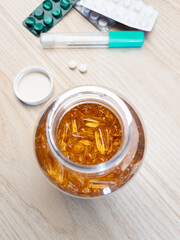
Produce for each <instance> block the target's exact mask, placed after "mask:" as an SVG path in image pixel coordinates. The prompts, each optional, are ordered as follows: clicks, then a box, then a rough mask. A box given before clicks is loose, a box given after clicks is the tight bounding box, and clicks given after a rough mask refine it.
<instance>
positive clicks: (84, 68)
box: [79, 63, 88, 73]
mask: <svg viewBox="0 0 180 240" xmlns="http://www.w3.org/2000/svg"><path fill="white" fill-rule="evenodd" d="M87 69H88V68H87V65H86V64H84V63H83V64H81V65H79V71H80V72H81V73H85V72H87Z"/></svg>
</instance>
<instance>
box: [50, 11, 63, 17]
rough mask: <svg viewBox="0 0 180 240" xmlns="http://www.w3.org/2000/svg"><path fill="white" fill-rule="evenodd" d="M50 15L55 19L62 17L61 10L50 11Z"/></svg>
mask: <svg viewBox="0 0 180 240" xmlns="http://www.w3.org/2000/svg"><path fill="white" fill-rule="evenodd" d="M52 15H53V16H54V17H55V18H60V17H61V16H62V11H61V9H55V10H53V11H52Z"/></svg>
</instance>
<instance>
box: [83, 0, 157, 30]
mask: <svg viewBox="0 0 180 240" xmlns="http://www.w3.org/2000/svg"><path fill="white" fill-rule="evenodd" d="M79 4H81V5H82V6H84V7H86V8H89V9H91V10H93V11H96V12H98V13H100V14H103V15H104V16H107V17H109V18H111V19H113V20H115V21H117V22H120V23H122V24H125V25H127V26H129V27H133V28H137V29H141V30H143V31H151V30H152V28H153V26H154V24H155V21H156V18H157V16H158V12H157V11H156V10H154V8H153V7H152V6H148V5H146V4H145V3H143V2H142V1H139V0H138V1H137V0H81V1H80V2H79Z"/></svg>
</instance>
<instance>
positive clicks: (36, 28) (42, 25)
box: [23, 0, 77, 36]
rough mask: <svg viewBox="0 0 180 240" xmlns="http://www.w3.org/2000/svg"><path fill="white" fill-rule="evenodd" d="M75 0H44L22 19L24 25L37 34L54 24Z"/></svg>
mask: <svg viewBox="0 0 180 240" xmlns="http://www.w3.org/2000/svg"><path fill="white" fill-rule="evenodd" d="M76 2H77V0H45V1H43V3H42V4H41V5H39V7H37V8H36V9H35V10H34V11H33V12H32V13H31V14H30V15H29V17H27V18H26V19H25V20H24V21H23V25H24V27H26V28H27V29H28V30H29V31H30V32H32V33H33V34H35V35H36V36H39V35H40V34H41V33H42V32H47V31H48V30H49V29H51V28H52V27H53V26H54V25H56V24H57V23H58V22H59V21H60V20H61V19H62V18H63V17H64V15H66V13H68V12H69V11H70V9H71V8H72V7H73V5H74V4H75V3H76Z"/></svg>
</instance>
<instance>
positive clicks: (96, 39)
mask: <svg viewBox="0 0 180 240" xmlns="http://www.w3.org/2000/svg"><path fill="white" fill-rule="evenodd" d="M40 41H41V45H42V47H43V48H127V47H142V45H143V43H144V32H142V31H110V32H108V33H104V32H89V33H42V34H41V38H40Z"/></svg>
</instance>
